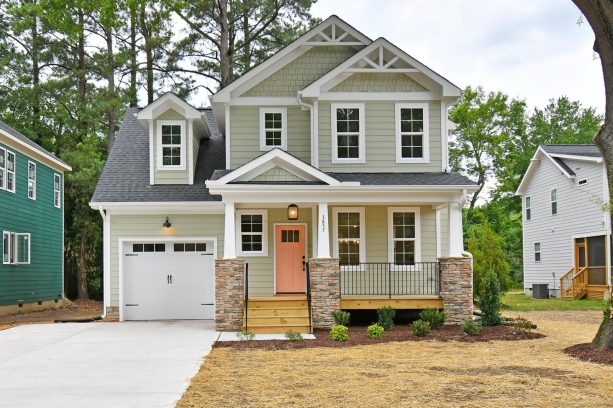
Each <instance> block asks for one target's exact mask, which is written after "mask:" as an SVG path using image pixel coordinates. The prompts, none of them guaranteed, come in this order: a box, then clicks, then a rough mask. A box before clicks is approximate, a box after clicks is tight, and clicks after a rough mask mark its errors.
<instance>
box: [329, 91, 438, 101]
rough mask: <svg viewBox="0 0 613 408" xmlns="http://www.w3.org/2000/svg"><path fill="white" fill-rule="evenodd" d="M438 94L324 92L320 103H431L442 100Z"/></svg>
mask: <svg viewBox="0 0 613 408" xmlns="http://www.w3.org/2000/svg"><path fill="white" fill-rule="evenodd" d="M441 97H442V95H441V94H440V93H437V92H322V93H321V94H320V95H319V97H318V99H319V100H320V101H407V100H408V101H431V100H435V99H441Z"/></svg>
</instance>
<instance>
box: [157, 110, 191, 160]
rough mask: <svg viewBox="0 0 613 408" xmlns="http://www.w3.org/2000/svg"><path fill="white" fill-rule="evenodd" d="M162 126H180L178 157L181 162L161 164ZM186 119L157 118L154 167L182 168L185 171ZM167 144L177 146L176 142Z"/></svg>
mask: <svg viewBox="0 0 613 408" xmlns="http://www.w3.org/2000/svg"><path fill="white" fill-rule="evenodd" d="M162 126H180V127H181V143H180V144H179V145H178V147H179V148H180V149H181V152H180V159H181V164H180V165H178V166H176V165H164V164H163V157H164V156H163V154H162V148H163V146H165V145H163V144H162ZM186 127H187V126H186V121H185V120H158V121H157V144H156V145H157V146H156V147H157V152H156V153H157V154H156V156H157V160H156V166H155V167H156V169H157V170H158V171H159V170H164V171H165V170H182V171H185V170H186V168H187V166H186V162H187V147H186V143H185V142H186V139H187V129H186ZM168 146H171V147H177V145H176V144H170V145H168Z"/></svg>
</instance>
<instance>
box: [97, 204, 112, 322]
mask: <svg viewBox="0 0 613 408" xmlns="http://www.w3.org/2000/svg"><path fill="white" fill-rule="evenodd" d="M99 211H100V215H101V216H102V241H103V244H102V245H103V248H102V251H103V252H102V259H103V261H102V265H103V270H102V273H103V286H102V288H103V289H102V292H103V296H104V310H103V313H104V314H106V309H107V307H110V306H111V214H109V213H105V212H104V210H103V209H102V208H99Z"/></svg>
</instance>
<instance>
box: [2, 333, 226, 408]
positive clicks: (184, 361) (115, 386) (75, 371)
mask: <svg viewBox="0 0 613 408" xmlns="http://www.w3.org/2000/svg"><path fill="white" fill-rule="evenodd" d="M218 336H219V333H217V332H215V329H214V324H213V322H212V321H168V322H165V321H164V322H124V323H67V324H35V325H27V326H18V327H14V328H12V329H8V330H4V331H0V407H11V408H18V407H43V406H44V407H48V408H54V407H58V408H59V407H61V408H69V407H105V408H106V407H114V408H119V407H135V408H136V407H172V406H174V405H175V403H176V402H177V401H178V400H179V399H180V398H181V395H182V394H183V392H184V391H185V389H186V388H187V386H188V385H189V382H190V379H191V378H192V377H193V376H194V375H195V374H196V372H197V371H198V368H199V367H200V365H201V363H202V358H203V357H204V356H206V355H207V354H208V353H209V352H210V350H211V347H212V345H213V343H214V342H215V340H216V339H217V337H218Z"/></svg>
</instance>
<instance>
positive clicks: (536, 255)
mask: <svg viewBox="0 0 613 408" xmlns="http://www.w3.org/2000/svg"><path fill="white" fill-rule="evenodd" d="M534 262H541V243H540V242H535V243H534Z"/></svg>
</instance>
